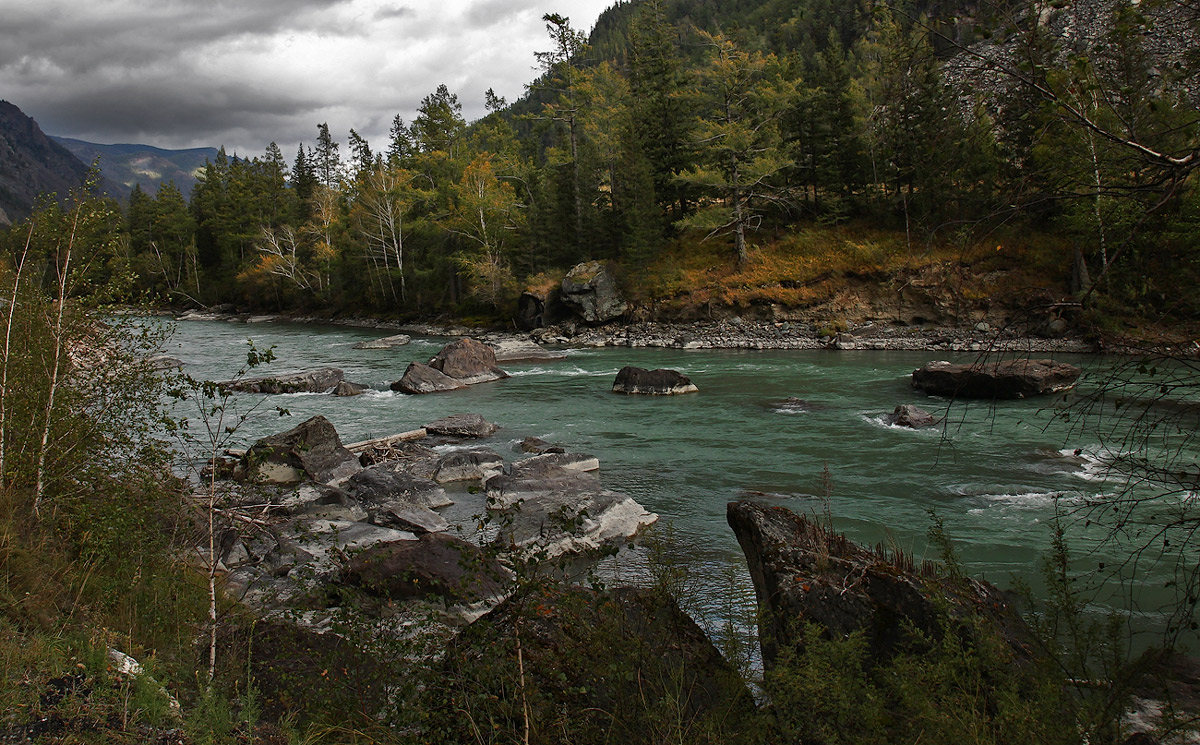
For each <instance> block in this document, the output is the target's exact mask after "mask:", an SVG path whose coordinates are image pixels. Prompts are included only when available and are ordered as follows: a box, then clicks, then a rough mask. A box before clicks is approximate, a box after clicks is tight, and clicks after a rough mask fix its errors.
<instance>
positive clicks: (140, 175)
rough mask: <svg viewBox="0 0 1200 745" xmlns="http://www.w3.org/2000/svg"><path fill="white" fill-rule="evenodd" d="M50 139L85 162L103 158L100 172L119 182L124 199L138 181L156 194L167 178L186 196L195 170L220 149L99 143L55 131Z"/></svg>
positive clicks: (192, 185) (193, 178) (194, 180)
mask: <svg viewBox="0 0 1200 745" xmlns="http://www.w3.org/2000/svg"><path fill="white" fill-rule="evenodd" d="M51 139H52V140H54V141H55V142H57V143H58V144H60V145H62V146H63V147H65V148H66V149H67V150H70V151H71V152H72V153H74V154H75V155H76V156H77V157H78V158H79V159H80V160H82V161H84V162H85V163H91V162H92V161H94V160H95V159H96V158H100V172H101V173H102V174H103V175H104V177H105V178H107V179H109V180H110V181H112V182H114V183H115V184H116V185H117V188H118V189H119V192H118V193H119V196H120V197H121V199H125V198H127V197H128V196H129V193H130V192H131V191H133V187H134V185H135V184H139V185H141V187H142V191H145V192H146V193H147V194H150V195H151V196H153V195H154V194H157V193H158V188H159V187H160V186H162V185H163V184H165V183H167V182H168V181H173V182H175V186H177V187H178V188H179V191H180V192H181V193H183V194H184V195H185V196H186V195H188V194H191V193H192V187H194V186H195V185H196V174H197V173H199V171H200V169H201V168H203V167H204V164H205V163H206V162H208V161H210V160H216V159H217V150H216V148H211V147H197V148H191V149H189V150H164V149H162V148H157V147H151V146H150V145H134V144H120V145H99V144H96V143H93V142H85V141H84V140H73V139H71V138H69V137H56V136H53V135H51Z"/></svg>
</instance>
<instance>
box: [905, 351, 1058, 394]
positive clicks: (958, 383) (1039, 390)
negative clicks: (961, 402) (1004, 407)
mask: <svg viewBox="0 0 1200 745" xmlns="http://www.w3.org/2000/svg"><path fill="white" fill-rule="evenodd" d="M1080 372H1081V371H1080V369H1079V368H1078V367H1075V366H1074V365H1069V364H1067V363H1065V362H1055V361H1054V360H1048V359H1044V360H1031V359H1015V360H1002V361H1000V362H976V363H972V364H955V363H951V362H944V361H936V362H929V363H927V364H926V365H925V366H924V367H921V368H919V369H917V370H913V374H912V385H913V388H917V389H919V390H922V391H924V392H925V393H927V394H928V395H931V396H950V397H963V398H1025V397H1026V396H1041V395H1045V394H1049V393H1060V392H1062V391H1068V390H1070V389H1072V388H1074V387H1075V383H1076V381H1078V380H1079V375H1080Z"/></svg>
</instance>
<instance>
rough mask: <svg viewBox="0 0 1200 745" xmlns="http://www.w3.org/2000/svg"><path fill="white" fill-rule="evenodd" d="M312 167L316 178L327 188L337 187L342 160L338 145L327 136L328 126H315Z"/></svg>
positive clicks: (324, 124) (323, 124) (322, 124)
mask: <svg viewBox="0 0 1200 745" xmlns="http://www.w3.org/2000/svg"><path fill="white" fill-rule="evenodd" d="M313 166H314V169H315V171H316V174H317V178H318V179H319V180H320V182H321V183H322V184H324V185H325V186H326V187H328V188H331V189H332V188H333V187H335V186H337V184H338V181H340V180H341V174H342V158H341V156H340V155H338V143H337V142H335V141H334V139H333V137H332V136H331V135H330V134H329V125H328V124H326V123H324V122H322V123H321V124H318V125H317V147H316V149H315V150H314V152H313Z"/></svg>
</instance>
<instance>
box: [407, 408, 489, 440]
mask: <svg viewBox="0 0 1200 745" xmlns="http://www.w3.org/2000/svg"><path fill="white" fill-rule="evenodd" d="M498 429H500V428H499V427H498V426H496V425H495V424H492V423H491V422H489V421H488V420H486V419H484V418H483V416H482V415H480V414H452V415H450V416H447V417H442V418H441V419H437V420H435V421H432V422H430V423H429V424H426V425H425V431H426V432H428V433H429V434H431V435H442V436H444V437H490V436H491V435H493V434H495V433H496V430H498Z"/></svg>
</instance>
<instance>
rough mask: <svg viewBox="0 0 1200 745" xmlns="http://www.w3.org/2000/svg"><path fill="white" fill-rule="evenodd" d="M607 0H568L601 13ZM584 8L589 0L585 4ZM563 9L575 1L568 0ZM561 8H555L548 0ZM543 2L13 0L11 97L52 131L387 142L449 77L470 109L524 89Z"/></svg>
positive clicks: (1, 49) (246, 143) (179, 141)
mask: <svg viewBox="0 0 1200 745" xmlns="http://www.w3.org/2000/svg"><path fill="white" fill-rule="evenodd" d="M606 3H607V0H573V2H572V1H571V0H568V1H567V2H566V3H565V4H567V5H570V6H571V7H569V8H567V9H564V12H565V10H570V11H571V12H572V13H573V14H576V15H578V16H579V17H578V18H575V17H573V18H572V20H573V21H576V23H577V24H578V21H579V20H580V19H581V18H585V17H588V18H594V17H595V15H596V14H597V13H598V12H599V10H600V9H602V8H603V6H604V5H605V4H606ZM580 6H589V9H588V10H587V11H586V12H584V13H582V14H581V13H580ZM560 7H561V5H560ZM550 9H552V8H550ZM545 10H546V9H544V8H542V7H541V6H535V5H534V0H516V2H505V1H503V0H440V2H439V3H437V4H429V5H425V4H411V3H407V4H406V3H404V2H403V0H401V1H400V2H397V0H259V1H258V2H255V3H245V2H243V1H242V0H238V1H237V2H233V1H232V0H218V2H215V3H213V2H208V3H196V2H192V1H191V0H159V1H158V2H153V1H151V0H88V1H86V2H85V0H9V2H8V3H6V7H5V9H4V11H3V21H2V22H0V86H2V87H0V95H3V96H4V97H5V98H8V99H10V100H12V101H13V102H14V103H16V104H17V105H18V106H20V107H21V108H22V109H24V110H25V111H26V113H28V114H30V115H31V116H34V117H35V118H36V119H37V120H38V121H39V123H40V124H41V125H42V127H43V129H45V130H46V131H47V132H51V133H53V134H62V135H66V136H71V137H80V138H82V139H88V140H92V141H98V142H118V141H121V142H129V141H138V142H144V143H146V144H153V145H159V146H162V147H192V146H198V145H211V146H217V145H221V144H224V145H226V146H227V147H229V148H230V149H231V150H232V149H238V150H240V151H242V152H245V153H249V154H257V153H260V152H261V151H262V149H263V148H264V147H265V145H266V143H267V142H270V141H271V140H275V141H277V142H279V143H280V144H281V145H282V144H285V143H291V144H292V145H293V146H294V143H295V142H297V141H299V140H304V141H306V142H309V143H311V142H312V141H313V139H314V137H315V132H316V125H317V124H318V123H320V122H326V121H327V122H328V123H329V126H330V128H331V130H332V131H333V132H334V133H335V136H338V137H340V138H344V137H345V136H346V133H348V131H349V129H350V128H351V127H354V128H355V129H356V130H357V131H358V132H360V133H361V134H363V135H364V136H366V137H368V139H371V140H372V144H373V145H376V146H378V145H379V144H382V142H385V141H386V136H387V131H388V127H389V125H390V123H391V119H392V116H393V115H394V114H396V113H400V114H401V115H402V116H403V117H404V118H405V120H408V121H411V119H412V116H413V113H414V112H415V109H416V107H417V106H418V105H419V103H420V101H421V99H422V98H423V97H424V96H425V95H427V94H428V93H430V92H431V91H433V90H434V89H435V88H436V87H437V85H438V84H439V83H442V82H444V83H446V84H447V85H449V86H450V87H451V90H453V91H454V92H456V93H458V94H459V95H460V97H461V99H462V101H463V105H464V113H465V114H466V115H467V116H468V117H473V116H478V115H480V114H482V112H483V107H482V98H483V91H484V90H486V89H487V88H489V87H494V88H495V89H496V90H497V92H498V93H500V94H501V95H504V96H507V97H508V98H509V100H514V99H515V98H516V97H517V96H519V95H520V92H521V90H522V85H523V83H524V82H525V81H527V80H528V79H529V77H530V68H531V67H532V64H533V56H532V55H533V50H536V49H540V48H542V47H543V46H545V41H544V38H545V31H544V29H543V28H542V22H541V14H542V13H543V12H545Z"/></svg>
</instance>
